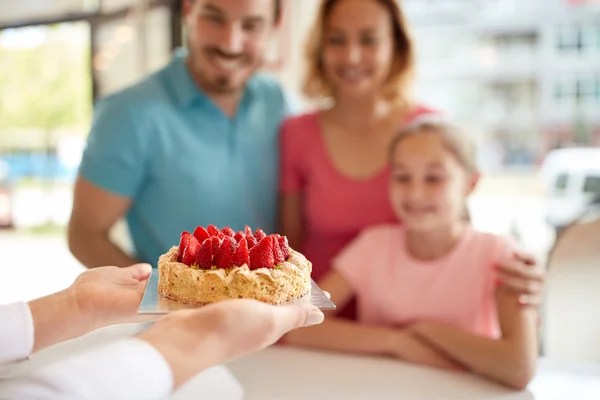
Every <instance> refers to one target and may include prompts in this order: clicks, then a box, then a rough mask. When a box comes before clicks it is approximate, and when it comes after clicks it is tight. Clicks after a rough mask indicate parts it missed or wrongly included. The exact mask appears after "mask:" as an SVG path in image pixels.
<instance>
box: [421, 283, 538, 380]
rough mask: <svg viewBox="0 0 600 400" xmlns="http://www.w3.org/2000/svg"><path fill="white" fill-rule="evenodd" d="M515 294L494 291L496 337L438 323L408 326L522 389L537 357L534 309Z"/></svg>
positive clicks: (469, 363)
mask: <svg viewBox="0 0 600 400" xmlns="http://www.w3.org/2000/svg"><path fill="white" fill-rule="evenodd" d="M518 296H519V294H516V293H515V292H513V291H511V290H509V289H506V288H500V289H498V291H497V292H496V300H497V303H498V316H499V319H500V326H501V330H502V336H501V338H500V339H488V338H484V337H481V336H476V335H473V334H470V333H466V332H464V331H462V330H460V329H458V328H455V327H451V326H448V325H444V324H438V323H419V324H416V325H415V326H413V327H412V329H413V331H414V332H415V333H416V334H417V335H420V337H422V338H423V339H424V340H427V341H428V342H429V343H431V344H432V345H433V346H436V347H437V348H439V349H440V350H441V351H443V352H445V353H446V354H448V355H449V356H450V357H452V358H453V359H455V360H457V361H458V362H460V363H461V364H463V365H465V366H466V367H467V368H469V369H471V370H472V371H473V372H476V373H479V374H481V375H484V376H487V377H488V378H491V379H493V380H496V381H498V382H500V383H502V384H505V385H508V386H511V387H514V388H516V389H524V388H525V387H526V386H527V385H528V383H529V381H530V380H531V378H532V377H533V374H534V372H535V367H536V362H537V357H538V351H537V348H538V344H537V323H536V319H537V311H536V310H534V309H532V308H530V307H521V306H520V305H519V303H518V301H517V298H518Z"/></svg>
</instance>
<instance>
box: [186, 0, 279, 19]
mask: <svg viewBox="0 0 600 400" xmlns="http://www.w3.org/2000/svg"><path fill="white" fill-rule="evenodd" d="M192 1H194V0H192ZM182 3H183V0H181V2H180V3H179V7H181V4H182ZM175 4H177V3H175ZM281 8H282V6H281V0H275V22H279V19H280V18H281Z"/></svg>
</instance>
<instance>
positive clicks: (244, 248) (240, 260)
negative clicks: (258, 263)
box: [231, 237, 250, 267]
mask: <svg viewBox="0 0 600 400" xmlns="http://www.w3.org/2000/svg"><path fill="white" fill-rule="evenodd" d="M231 262H232V263H233V265H235V266H237V267H239V266H241V265H244V264H247V265H250V255H249V254H248V241H246V238H245V237H244V238H242V240H240V243H239V244H238V246H237V249H236V250H235V253H233V256H231Z"/></svg>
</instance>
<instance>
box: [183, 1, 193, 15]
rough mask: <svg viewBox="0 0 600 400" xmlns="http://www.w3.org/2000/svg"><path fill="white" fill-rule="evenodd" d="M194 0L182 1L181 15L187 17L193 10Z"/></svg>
mask: <svg viewBox="0 0 600 400" xmlns="http://www.w3.org/2000/svg"><path fill="white" fill-rule="evenodd" d="M193 2H194V0H182V1H181V17H182V18H185V17H186V16H187V15H188V14H189V13H190V11H191V10H192V7H193V4H192V3H193Z"/></svg>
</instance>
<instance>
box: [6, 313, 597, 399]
mask: <svg viewBox="0 0 600 400" xmlns="http://www.w3.org/2000/svg"><path fill="white" fill-rule="evenodd" d="M143 327H144V325H143V324H127V325H121V326H114V327H109V328H105V329H102V330H99V331H96V332H93V333H91V334H89V335H86V336H84V337H81V338H78V339H74V340H71V341H69V342H66V343H62V344H59V345H56V346H53V347H51V348H48V349H46V350H44V351H42V352H40V353H38V354H36V355H34V356H32V357H31V358H30V360H28V361H25V362H22V363H19V364H16V365H13V366H11V367H10V368H8V369H4V370H0V377H7V376H14V375H18V374H21V373H27V372H29V371H31V370H34V369H36V368H40V367H41V366H43V365H46V364H48V363H51V362H53V361H54V360H56V359H57V358H59V357H64V356H67V355H69V354H74V353H77V352H79V351H82V350H85V349H89V348H90V347H92V346H100V345H103V344H106V343H108V342H110V341H113V340H116V339H118V338H122V337H126V336H130V335H132V334H135V333H136V332H138V331H139V330H140V329H143ZM228 367H229V371H227V370H226V369H225V368H214V369H212V370H210V371H208V372H207V373H205V374H201V375H200V376H198V377H196V378H194V379H193V380H191V381H190V382H188V383H187V384H186V385H185V386H184V387H182V388H181V390H179V391H178V392H177V393H175V394H174V395H173V396H172V399H171V400H184V399H210V400H219V399H223V400H237V399H241V398H242V397H241V395H240V385H241V386H242V387H243V388H244V391H245V396H244V397H243V398H244V399H246V400H307V399H311V400H320V399H323V400H325V399H327V400H333V399H345V400H354V399H357V400H358V399H361V400H362V399H373V400H375V399H376V400H386V399H410V400H421V399H423V400H424V399H427V400H442V399H444V400H448V399H460V400H470V399H481V400H559V399H561V400H562V399H564V400H572V399H576V400H592V399H593V400H598V399H600V366H596V365H564V364H556V363H553V362H550V361H548V360H542V361H541V362H540V364H539V369H538V373H537V375H536V377H535V378H534V380H533V381H532V383H531V384H530V386H529V388H528V390H527V391H523V392H514V391H511V390H508V389H505V388H503V387H501V386H499V385H496V384H494V383H491V382H489V381H487V380H484V379H481V378H478V377H475V376H472V375H470V374H466V373H460V372H445V371H439V370H434V369H429V368H425V367H418V366H414V365H408V364H405V363H402V362H398V361H395V360H389V359H382V358H371V357H357V356H350V355H344V354H337V353H326V352H315V351H308V350H302V349H295V348H286V347H278V346H276V347H271V348H269V349H267V350H265V351H262V352H260V353H258V354H255V355H252V356H249V357H246V358H243V359H240V360H237V361H235V362H232V363H231V364H229V365H228ZM140 373H143V366H142V368H141V369H140ZM232 374H233V375H232ZM234 376H235V378H237V381H236V379H234V378H233V377H234ZM238 382H239V383H238Z"/></svg>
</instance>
